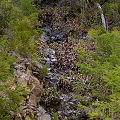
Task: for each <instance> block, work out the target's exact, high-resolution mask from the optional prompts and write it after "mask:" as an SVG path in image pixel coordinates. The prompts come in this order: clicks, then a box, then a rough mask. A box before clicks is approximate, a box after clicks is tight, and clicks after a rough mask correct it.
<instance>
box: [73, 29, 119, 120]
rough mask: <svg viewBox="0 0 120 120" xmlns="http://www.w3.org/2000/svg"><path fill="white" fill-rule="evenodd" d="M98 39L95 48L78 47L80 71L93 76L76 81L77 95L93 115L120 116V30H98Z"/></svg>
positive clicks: (95, 117) (100, 117) (110, 117)
mask: <svg viewBox="0 0 120 120" xmlns="http://www.w3.org/2000/svg"><path fill="white" fill-rule="evenodd" d="M95 33H96V32H95ZM94 40H95V48H96V50H95V51H94V52H89V54H88V53H86V52H85V51H84V50H81V49H78V67H79V71H80V74H81V73H82V76H84V77H85V76H86V77H89V76H92V78H91V77H90V78H89V79H88V80H87V81H86V82H85V83H82V82H81V83H80V82H79V81H76V83H75V87H74V89H75V92H76V93H77V94H78V95H76V99H77V100H78V101H80V106H82V107H81V108H83V109H84V110H85V111H87V112H88V114H89V117H90V118H91V119H105V120H108V119H109V120H113V119H115V118H116V117H118V119H120V118H119V114H120V109H119V108H120V107H119V106H120V93H119V91H120V84H119V83H120V54H119V53H120V32H119V31H113V32H110V33H106V34H105V33H104V34H100V35H98V34H97V36H96V37H95V38H94ZM80 78H81V76H80ZM81 91H84V92H85V95H82V93H81ZM80 95H81V96H80ZM87 98H88V99H87ZM80 106H79V108H78V109H79V110H80V109H81V108H80Z"/></svg>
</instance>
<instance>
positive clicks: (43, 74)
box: [39, 64, 48, 79]
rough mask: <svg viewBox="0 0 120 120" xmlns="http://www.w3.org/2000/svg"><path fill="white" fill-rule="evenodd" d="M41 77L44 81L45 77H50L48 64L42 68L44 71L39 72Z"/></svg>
mask: <svg viewBox="0 0 120 120" xmlns="http://www.w3.org/2000/svg"><path fill="white" fill-rule="evenodd" d="M39 75H40V76H39V77H40V78H41V79H42V78H44V77H45V76H48V65H47V64H46V65H44V66H43V67H42V69H41V70H40V71H39Z"/></svg>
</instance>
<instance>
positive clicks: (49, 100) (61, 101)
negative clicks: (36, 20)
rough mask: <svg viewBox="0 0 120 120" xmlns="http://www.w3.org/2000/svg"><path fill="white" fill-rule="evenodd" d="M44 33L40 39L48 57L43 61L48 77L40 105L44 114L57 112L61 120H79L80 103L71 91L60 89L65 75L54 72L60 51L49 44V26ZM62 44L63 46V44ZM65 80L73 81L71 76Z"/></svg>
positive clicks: (44, 29)
mask: <svg viewBox="0 0 120 120" xmlns="http://www.w3.org/2000/svg"><path fill="white" fill-rule="evenodd" d="M43 31H44V32H43V35H42V36H41V38H40V39H42V40H43V41H44V44H45V49H44V51H45V53H46V56H47V57H44V58H43V61H44V62H45V64H47V65H48V68H47V70H48V77H45V79H44V81H45V86H44V88H45V90H46V92H45V94H44V95H43V96H42V98H41V101H40V103H39V104H40V106H42V107H43V108H44V110H45V111H44V112H47V113H49V114H50V115H51V116H52V114H53V113H55V112H57V113H58V117H59V120H66V119H67V120H77V118H76V114H77V105H78V103H77V101H76V100H75V98H74V93H72V92H71V91H69V90H67V92H65V91H64V90H61V89H60V85H59V84H64V83H62V82H60V78H61V76H63V74H64V73H63V74H61V73H56V72H54V71H55V66H54V62H57V57H56V52H58V51H57V50H54V49H51V48H50V47H49V44H48V41H50V39H51V38H50V36H48V35H47V32H48V31H51V29H50V27H48V26H47V27H44V28H43ZM52 37H53V36H52ZM54 37H55V36H54ZM60 44H62V42H61V43H60ZM59 52H63V51H59ZM62 72H63V71H62ZM64 78H66V79H67V80H68V81H72V78H70V77H69V76H64Z"/></svg>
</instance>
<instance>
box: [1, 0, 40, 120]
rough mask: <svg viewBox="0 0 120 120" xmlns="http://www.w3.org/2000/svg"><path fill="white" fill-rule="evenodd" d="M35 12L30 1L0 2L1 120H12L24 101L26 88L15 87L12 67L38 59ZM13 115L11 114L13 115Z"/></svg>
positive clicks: (36, 13)
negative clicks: (18, 62) (21, 60)
mask: <svg viewBox="0 0 120 120" xmlns="http://www.w3.org/2000/svg"><path fill="white" fill-rule="evenodd" d="M37 17H38V12H37V10H36V8H35V5H32V3H31V1H30V0H21V1H14V0H11V1H10V0H1V1H0V35H1V36H0V119H1V120H11V119H12V117H14V116H13V115H14V114H15V113H18V112H19V103H20V102H21V101H22V100H25V96H26V94H27V92H26V90H25V89H26V88H24V87H22V86H20V85H19V84H18V83H16V81H17V80H16V78H14V74H13V70H14V69H13V66H14V65H15V63H16V62H17V61H18V57H17V55H16V54H19V56H20V57H21V58H22V57H23V58H28V57H29V58H32V59H37V45H36V44H35V40H36V39H37V37H38V35H40V34H39V33H38V31H40V30H38V29H36V28H37V27H36V26H37V25H38V22H37ZM13 113H14V114H13Z"/></svg>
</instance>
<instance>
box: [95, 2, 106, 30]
mask: <svg viewBox="0 0 120 120" xmlns="http://www.w3.org/2000/svg"><path fill="white" fill-rule="evenodd" d="M96 6H97V7H98V9H99V11H100V14H101V20H102V24H103V27H104V29H105V31H106V30H107V28H106V21H105V17H104V14H103V10H102V8H101V6H100V4H99V3H96Z"/></svg>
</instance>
